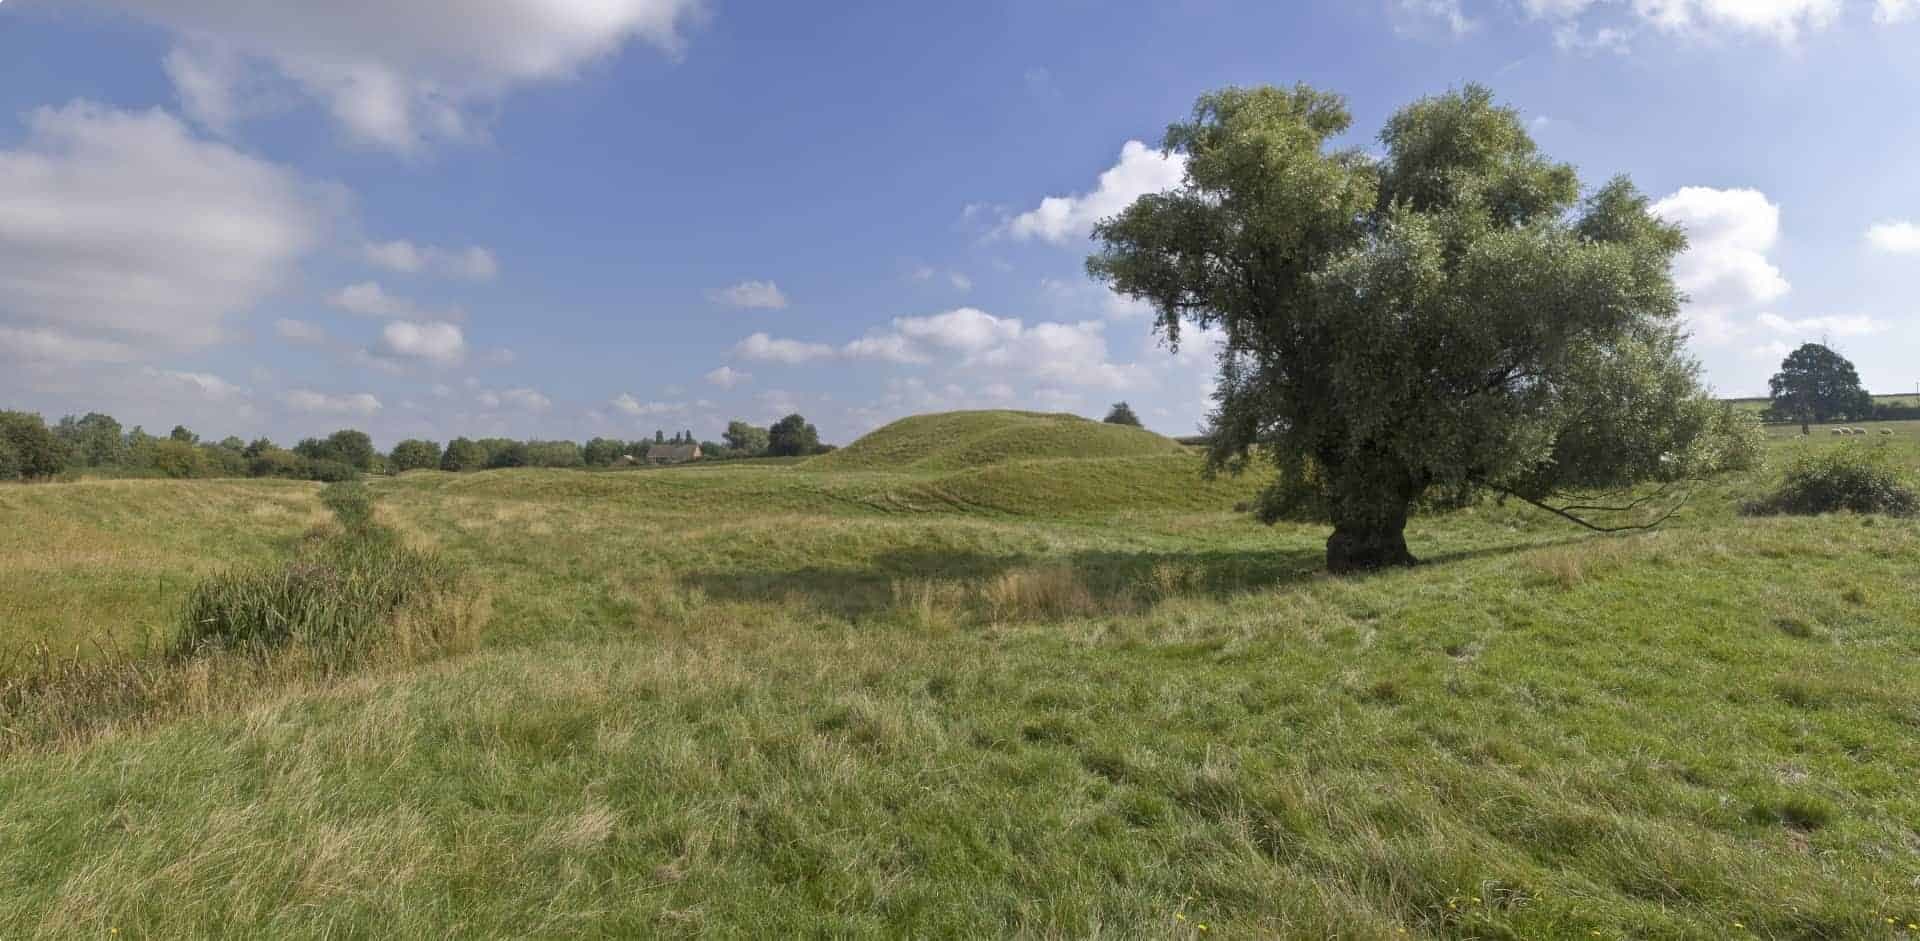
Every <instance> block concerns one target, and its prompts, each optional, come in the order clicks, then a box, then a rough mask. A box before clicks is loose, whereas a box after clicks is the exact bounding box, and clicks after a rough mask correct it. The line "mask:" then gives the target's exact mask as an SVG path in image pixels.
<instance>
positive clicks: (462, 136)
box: [0, 0, 1920, 444]
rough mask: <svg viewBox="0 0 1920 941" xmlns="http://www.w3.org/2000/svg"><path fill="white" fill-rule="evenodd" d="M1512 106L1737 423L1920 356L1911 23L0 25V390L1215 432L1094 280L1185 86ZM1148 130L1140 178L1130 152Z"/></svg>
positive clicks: (1643, 7) (965, 17)
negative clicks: (1735, 398) (1496, 98)
mask: <svg viewBox="0 0 1920 941" xmlns="http://www.w3.org/2000/svg"><path fill="white" fill-rule="evenodd" d="M1299 81H1304V82H1308V83H1311V84H1314V85H1317V86H1320V87H1322V88H1326V89H1330V90H1334V91H1338V92H1341V93H1343V94H1345V95H1347V96H1348V97H1349V99H1350V102H1351V106H1352V109H1353V112H1354V115H1355V117H1356V131H1355V134H1354V143H1358V144H1362V145H1369V144H1370V143H1371V138H1372V135H1373V133H1374V132H1375V131H1376V130H1377V129H1378V127H1379V126H1380V124H1381V122H1382V121H1383V120H1384V119H1385V118H1386V117H1387V116H1388V115H1389V114H1390V113H1391V112H1392V111H1393V110H1394V109H1396V108H1398V107H1400V106H1401V105H1404V104H1405V103H1407V102H1408V101H1410V100H1412V99H1414V98H1417V97H1419V96H1421V95H1426V94H1432V93H1437V92H1441V91H1444V90H1446V89H1448V88H1450V87H1456V86H1458V85H1460V84H1462V83H1465V82H1468V81H1478V82H1484V83H1487V84H1489V85H1491V86H1492V87H1493V88H1494V89H1495V91H1496V92H1497V93H1498V94H1499V95H1500V96H1501V97H1502V98H1504V99H1505V100H1506V101H1508V102H1509V103H1511V104H1512V105H1514V106H1516V107H1518V108H1520V109H1521V110H1522V111H1523V112H1524V113H1525V114H1526V115H1527V116H1528V117H1529V119H1530V120H1531V121H1532V122H1533V128H1534V133H1535V136H1536V137H1537V139H1538V140H1539V141H1540V143H1541V145H1542V146H1543V147H1544V148H1545V149H1546V150H1547V151H1548V152H1549V153H1551V154H1553V155H1555V156H1557V157H1560V158H1562V159H1566V160H1569V161H1571V162H1573V163H1575V164H1576V165H1578V166H1579V167H1580V168H1581V171H1582V174H1583V176H1584V178H1585V179H1586V180H1587V181H1588V182H1589V183H1591V184H1597V183H1599V182H1601V181H1603V180H1604V179H1606V178H1607V177H1610V176H1612V175H1614V174H1618V173H1625V174H1629V175H1631V176H1632V177H1633V178H1634V179H1635V180H1636V182H1638V183H1639V184H1640V185H1641V187H1642V188H1643V189H1645V190H1646V191H1648V192H1649V193H1651V194H1653V195H1654V196H1655V197H1657V198H1658V199H1659V200H1660V208H1661V211H1662V212H1663V213H1664V214H1666V215H1667V216H1668V217H1669V218H1672V219H1674V220H1676V221H1680V222H1683V223H1685V224H1687V225H1688V226H1689V228H1690V230H1691V232H1692V233H1693V239H1694V248H1693V251H1692V252H1691V253H1690V254H1689V255H1688V256H1687V257H1685V258H1683V259H1682V260H1681V262H1680V265H1679V266H1678V271H1677V273H1678V276H1679V278H1680V280H1681V283H1682V285H1683V286H1684V287H1686V288H1687V289H1688V291H1689V292H1690V293H1691V295H1692V296H1693V304H1692V307H1691V308H1690V310H1689V313H1688V316H1689V317H1690V319H1691V321H1692V324H1693V329H1694V341H1693V350H1694V353H1695V355H1696V356H1698V357H1699V358H1700V359H1701V360H1702V361H1703V363H1704V364H1705V365H1706V370H1707V377H1708V379H1709V381H1710V382H1711V383H1712V384H1713V385H1714V386H1715V388H1716V389H1718V390H1719V391H1721V392H1723V393H1727V394H1752V393H1759V392H1763V391H1764V390H1765V385H1766V378H1767V376H1768V375H1769V374H1770V373H1771V372H1772V371H1773V368H1774V367H1775V366H1777V364H1778V361H1779V358H1780V357H1781V356H1782V355H1784V353H1785V351H1786V349H1787V348H1788V347H1791V346H1793V345H1797V344H1798V343H1800V342H1802V341H1807V340H1819V339H1821V338H1822V337H1827V338H1829V339H1830V340H1831V342H1832V343H1833V344H1834V345H1835V346H1836V347H1838V348H1840V349H1841V350H1842V351H1843V352H1845V353H1847V354H1848V355H1849V356H1851V357H1852V358H1853V359H1854V360H1855V362H1856V363H1857V364H1858V365H1859V366H1860V369H1861V373H1862V376H1863V378H1864V379H1865V380H1866V381H1867V384H1868V385H1869V386H1870V387H1872V388H1873V389H1874V390H1875V391H1879V392H1896V391H1902V390H1910V389H1913V388H1916V383H1920V363H1915V362H1914V359H1913V357H1912V355H1911V351H1913V350H1914V349H1915V348H1916V347H1915V341H1916V339H1920V317H1917V316H1916V314H1920V301H1917V300H1916V298H1917V297H1920V227H1916V226H1920V174H1915V173H1914V172H1913V166H1914V161H1915V156H1916V154H1920V122H1916V121H1914V120H1912V117H1911V115H1912V105H1911V103H1912V102H1913V101H1914V100H1916V97H1920V0H1379V2H1341V3H1316V4H1309V3H1272V2H1234V0H1178V2H1162V3H1139V4H1128V3H1119V2H1099V3H1095V2H1087V0H1018V2H1016V0H1008V2H1004V3H972V4H934V3H880V2H871V3H843V4H837V5H833V6H832V7H831V8H827V5H821V4H792V3H771V2H746V0H731V2H730V0H484V2H483V0H469V2H462V3H454V2H451V0H336V2H332V3H328V4H312V3H307V2H303V0H0V404H3V405H5V406H6V407H16V408H17V407H24V408H29V409H32V410H36V411H40V412H42V413H43V414H46V415H47V416H48V417H49V418H50V419H51V418H53V417H56V416H58V415H61V414H66V413H81V412H86V411H90V410H99V411H106V412H109V413H112V414H114V415H116V416H118V417H120V418H121V419H122V421H124V422H126V423H128V424H133V423H136V422H139V423H144V424H146V425H147V426H149V428H150V429H157V430H164V429H165V428H168V427H171V426H172V424H173V423H175V422H180V421H184V422H186V423H188V424H189V425H191V426H192V427H193V428H194V429H195V430H197V431H200V432H201V433H202V434H207V435H214V436H224V435H227V434H238V435H242V436H245V437H250V436H253V435H257V434H268V435H271V436H273V437H275V438H277V439H282V440H285V439H292V438H297V437H300V436H302V435H306V434H312V433H317V432H323V431H327V430H331V429H333V428H337V427H342V426H354V427H361V428H365V429H368V430H370V431H372V432H373V433H374V435H375V437H376V439H378V440H379V441H381V442H382V443H383V444H391V443H392V442H393V441H396V440H398V439H399V438H401V437H407V436H414V435H424V436H428V437H433V438H437V439H445V438H448V437H452V436H454V435H462V434H465V435H492V434H507V435H514V436H540V437H571V438H585V437H589V436H592V435H596V434H605V435H611V436H621V437H637V436H640V435H650V434H651V433H652V432H653V431H654V430H655V429H656V428H662V429H666V430H667V431H669V432H672V431H676V430H680V429H691V430H693V431H695V432H696V433H697V434H698V435H700V436H701V437H705V438H713V437H717V436H718V434H719V431H720V430H721V428H722V427H723V425H724V423H725V422H726V420H727V419H729V418H734V417H740V418H747V419H750V420H753V421H756V422H762V423H764V422H767V421H770V420H771V419H773V418H777V417H778V416H779V415H781V414H785V413H786V412H788V411H795V410H797V411H800V412H802V413H804V414H805V415H807V416H808V417H809V418H810V419H812V420H813V421H815V423H816V424H818V425H819V426H820V428H821V430H822V432H823V434H824V435H825V436H826V437H827V438H828V439H829V440H837V441H846V440H850V439H851V438H852V437H855V436H857V435H858V434H860V433H862V432H864V431H866V430H868V429H870V428H872V427H874V426H876V425H877V424H880V423H882V422H884V421H887V420H890V419H892V418H894V417H898V416H900V415H904V414H911V413H914V412H920V411H929V410H937V409H947V408H963V407H1023V408H1039V409H1049V410H1053V409H1062V410H1072V411H1079V412H1081V413H1083V414H1091V415H1096V416H1097V415H1098V414H1099V413H1101V412H1103V411H1104V410H1105V407H1106V406H1107V404H1108V403H1110V402H1112V401H1115V400H1117V399H1126V400H1128V401H1130V402H1132V403H1133V404H1134V405H1135V406H1136V408H1137V409H1138V411H1139V412H1140V413H1141V414H1142V416H1143V417H1144V418H1146V420H1147V422H1148V424H1149V425H1150V426H1152V427H1155V428H1157V429H1159V430H1162V431H1166V432H1169V433H1184V432H1188V431H1190V430H1192V429H1193V428H1194V427H1195V426H1196V425H1197V423H1198V422H1199V421H1200V419H1201V417H1202V416H1203V414H1204V412H1205V409H1206V405H1207V393H1208V391H1209V389H1210V385H1211V383H1210V377H1211V374H1212V363H1211V359H1210V356H1209V350H1208V348H1207V344H1206V342H1205V338H1200V340H1199V341H1198V342H1192V343H1189V344H1188V345H1187V346H1186V347H1185V348H1183V349H1182V351H1181V352H1180V354H1179V355H1175V354H1173V353H1171V352H1169V351H1167V350H1165V349H1163V348H1160V347H1159V346H1158V345H1157V344H1156V342H1155V340H1154V338H1153V336H1152V334H1151V330H1150V329H1149V326H1150V318H1148V317H1146V316H1145V314H1144V311H1142V310H1141V309H1139V308H1138V307H1137V306H1136V305H1130V304H1126V303H1123V302H1120V301H1119V300H1118V299H1117V298H1114V297H1112V296H1110V295H1108V294H1107V293H1106V292H1105V291H1104V289H1102V288H1100V287H1099V286H1097V285H1094V284H1092V283H1090V282H1088V281H1087V279H1086V278H1085V276H1084V274H1082V269H1081V263H1082V260H1083V258H1084V256H1085V254H1086V252H1087V251H1088V249H1089V243H1088V242H1087V240H1086V231H1087V226H1088V225H1089V224H1090V223H1091V221H1092V220H1094V219H1097V218H1098V217H1099V216H1100V215H1102V214H1103V213H1105V212H1110V211H1112V210H1113V209H1117V208H1118V207H1119V206H1121V205H1124V204H1125V203H1126V201H1128V200H1129V199H1131V198H1132V197H1134V196H1137V195H1139V194H1140V193H1142V192H1148V191H1151V190H1154V189H1158V188H1161V187H1164V186H1167V185H1171V184H1172V183H1173V182H1174V181H1176V180H1177V179H1178V173H1179V166H1178V164H1177V162H1173V161H1169V160H1167V159H1166V158H1164V157H1163V156H1161V155H1160V154H1159V153H1158V152H1157V150H1155V149H1154V147H1153V145H1154V144H1155V143H1156V141H1157V138H1158V134H1159V132H1160V131H1161V130H1162V129H1163V128H1164V127H1165V125H1166V124H1167V123H1168V122H1169V121H1171V120H1175V119H1177V118H1179V117H1181V116H1182V115H1184V114H1185V113H1186V111H1187V110H1188V109H1189V108H1190V107H1191V104H1192V102H1193V99H1194V98H1195V97H1196V96H1197V95H1198V94H1200V93H1201V92H1203V91H1206V90H1208V89H1211V88H1215V87H1219V86H1222V85H1228V84H1257V83H1278V84H1291V83H1293V82H1299ZM1132 142H1140V143H1143V144H1145V145H1146V146H1140V144H1136V143H1132Z"/></svg>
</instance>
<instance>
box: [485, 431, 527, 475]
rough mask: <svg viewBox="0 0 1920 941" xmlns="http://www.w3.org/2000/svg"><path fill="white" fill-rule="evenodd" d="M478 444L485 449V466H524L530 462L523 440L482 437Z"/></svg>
mask: <svg viewBox="0 0 1920 941" xmlns="http://www.w3.org/2000/svg"><path fill="white" fill-rule="evenodd" d="M480 446H481V447H483V448H485V449H486V451H487V467H489V468H500V467H526V466H527V465H528V464H530V463H532V459H531V457H530V456H529V452H528V450H527V443H526V442H525V441H514V440H511V439H508V438H482V439H480Z"/></svg>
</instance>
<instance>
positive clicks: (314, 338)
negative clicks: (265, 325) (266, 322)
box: [273, 317, 327, 344]
mask: <svg viewBox="0 0 1920 941" xmlns="http://www.w3.org/2000/svg"><path fill="white" fill-rule="evenodd" d="M273 328H274V331H275V332H276V333H278V334H280V338H281V339H283V340H287V341H290V342H293V343H303V344H317V343H325V342H327V331H326V330H324V329H322V328H321V326H320V325H319V324H315V323H308V322H307V321H304V320H291V319H288V318H285V317H283V318H281V319H279V320H277V321H274V324H273Z"/></svg>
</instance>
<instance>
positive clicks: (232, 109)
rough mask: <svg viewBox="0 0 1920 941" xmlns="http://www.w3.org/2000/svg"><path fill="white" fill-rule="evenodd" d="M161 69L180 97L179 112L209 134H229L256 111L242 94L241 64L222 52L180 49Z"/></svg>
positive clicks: (168, 55)
mask: <svg viewBox="0 0 1920 941" xmlns="http://www.w3.org/2000/svg"><path fill="white" fill-rule="evenodd" d="M161 65H162V67H163V68H165V70H166V73H167V78H168V79H169V80H170V81H172V82H173V88H174V91H175V92H176V93H178V94H179V96H180V109H181V110H182V111H185V112H186V113H187V116H188V117H191V118H193V119H194V120H195V121H198V122H200V123H201V124H202V125H205V126H206V127H207V128H208V129H209V130H212V131H215V132H217V133H220V134H229V133H231V132H232V131H233V125H234V124H235V123H236V122H238V121H239V120H241V119H242V118H244V117H248V116H250V115H251V113H252V112H254V111H256V110H259V109H258V108H256V107H253V106H252V105H251V104H250V102H249V101H248V100H246V99H245V96H244V94H243V90H242V88H241V86H242V85H244V84H246V69H245V67H244V65H243V63H241V62H240V61H239V60H237V59H236V58H234V56H232V55H231V54H229V53H227V52H225V51H223V50H219V49H208V48H198V47H194V48H189V47H180V48H176V49H174V50H173V51H172V52H169V53H167V57H166V58H165V59H164V60H163V61H162V63H161Z"/></svg>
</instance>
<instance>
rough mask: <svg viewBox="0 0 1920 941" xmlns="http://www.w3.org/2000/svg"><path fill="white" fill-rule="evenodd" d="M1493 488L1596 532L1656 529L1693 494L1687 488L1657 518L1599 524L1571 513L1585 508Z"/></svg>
mask: <svg viewBox="0 0 1920 941" xmlns="http://www.w3.org/2000/svg"><path fill="white" fill-rule="evenodd" d="M1494 489H1495V490H1498V491H1500V492H1501V493H1504V494H1506V495H1507V496H1509V497H1512V498H1514V499H1516V500H1519V501H1521V502H1522V503H1529V504H1532V505H1533V506H1535V507H1538V508H1540V509H1542V510H1545V511H1547V512H1548V513H1552V514H1553V515H1555V516H1558V517H1560V518H1561V519H1563V520H1566V521H1568V522H1570V523H1575V524H1577V525H1580V526H1583V527H1586V528H1587V529H1590V530H1593V531H1594V532H1596V533H1630V532H1641V531H1645V530H1649V529H1657V528H1659V526H1660V525H1661V524H1662V523H1665V522H1666V521H1668V520H1670V519H1673V518H1674V516H1676V515H1678V514H1679V512H1680V510H1681V508H1682V507H1685V506H1686V505H1687V501H1688V500H1689V499H1691V498H1692V496H1693V491H1692V490H1688V491H1687V493H1686V495H1685V496H1682V497H1681V498H1680V500H1679V501H1678V502H1676V503H1674V505H1673V506H1671V507H1669V508H1668V509H1667V511H1666V512H1665V513H1662V514H1660V518H1659V519H1656V520H1653V521H1651V522H1647V523H1636V524H1634V525H1631V526H1601V525H1599V524H1597V523H1592V522H1589V521H1587V520H1584V519H1581V518H1580V517H1578V516H1576V515H1574V513H1573V511H1574V510H1579V509H1587V508H1584V507H1557V506H1552V505H1550V504H1547V503H1544V502H1542V501H1539V500H1535V499H1534V498H1532V497H1529V496H1526V495H1525V494H1519V493H1515V492H1513V491H1511V490H1508V489H1506V488H1504V487H1495V488H1494ZM1644 502H1645V501H1637V503H1644Z"/></svg>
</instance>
